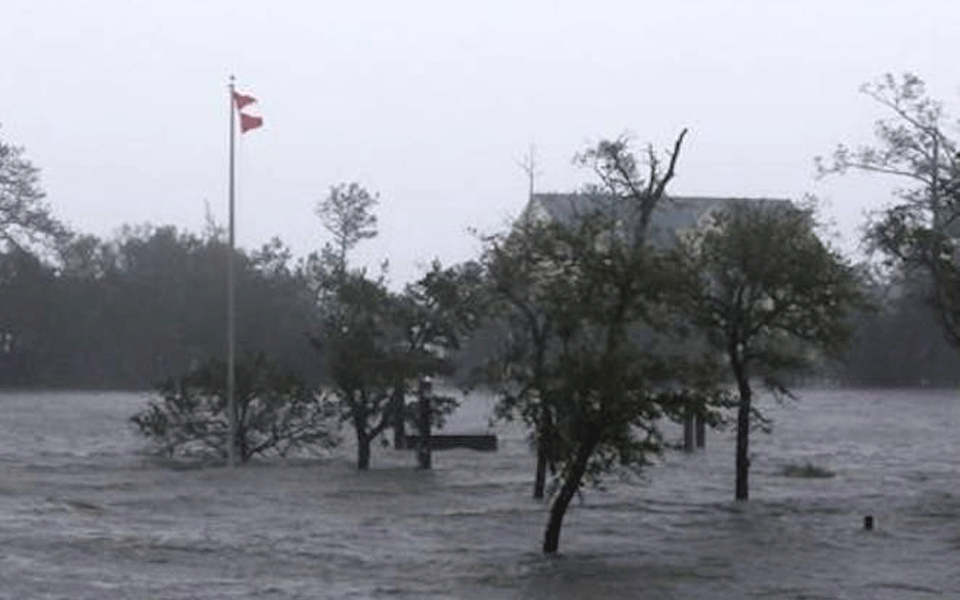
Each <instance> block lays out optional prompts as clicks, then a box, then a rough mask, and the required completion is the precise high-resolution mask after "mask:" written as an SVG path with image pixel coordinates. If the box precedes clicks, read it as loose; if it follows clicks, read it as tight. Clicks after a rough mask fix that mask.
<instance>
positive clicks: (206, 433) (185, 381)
mask: <svg viewBox="0 0 960 600" xmlns="http://www.w3.org/2000/svg"><path fill="white" fill-rule="evenodd" d="M226 381H227V368H226V364H225V363H224V362H223V361H219V360H211V361H209V362H207V363H205V364H203V365H201V366H200V367H198V368H196V369H194V370H192V371H189V372H188V373H185V374H183V375H180V376H178V377H172V378H170V379H167V380H166V381H164V382H162V383H160V384H159V385H158V386H157V393H158V394H159V398H158V399H156V400H153V401H151V402H150V403H149V404H148V406H147V408H146V409H144V410H143V411H141V412H139V413H137V414H135V415H134V416H133V417H131V421H133V423H134V424H136V426H137V428H138V429H139V430H140V433H142V434H143V435H145V436H146V437H147V438H149V439H150V441H151V442H152V443H153V444H154V446H155V448H156V450H157V451H159V452H161V453H163V454H166V455H167V456H170V457H173V456H204V455H214V456H219V457H221V458H226V456H227V438H228V436H229V429H230V424H229V416H228V413H227V392H226ZM235 382H236V388H235V408H236V413H237V431H236V438H235V443H236V449H237V457H238V458H239V460H240V461H241V462H247V461H248V460H249V459H250V458H251V457H253V456H255V455H258V454H261V455H267V454H274V455H279V456H285V455H286V454H287V453H289V452H291V451H297V450H318V449H324V448H330V447H332V446H334V445H336V443H337V442H338V437H337V435H336V427H337V420H336V407H335V406H334V405H333V404H331V403H330V402H329V401H328V400H327V398H326V397H325V396H324V395H323V394H321V393H320V392H319V391H318V390H317V389H315V388H312V387H310V386H308V385H306V384H304V383H303V382H302V380H300V378H298V377H297V376H296V375H295V374H294V373H292V372H291V371H289V370H286V369H283V368H281V367H279V366H278V365H276V364H274V363H272V362H270V361H268V360H267V359H266V358H264V357H263V356H258V357H256V358H254V359H253V360H251V361H246V362H241V363H238V364H237V365H236V377H235Z"/></svg>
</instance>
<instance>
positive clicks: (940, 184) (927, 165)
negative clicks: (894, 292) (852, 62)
mask: <svg viewBox="0 0 960 600" xmlns="http://www.w3.org/2000/svg"><path fill="white" fill-rule="evenodd" d="M862 91H863V92H864V93H865V94H867V95H868V96H869V97H870V98H872V99H873V100H874V101H875V102H877V103H878V104H879V105H880V106H882V107H883V108H885V109H886V110H887V111H888V113H889V116H888V117H887V118H885V119H881V120H879V121H877V122H876V125H875V132H876V142H875V145H872V146H871V145H862V146H860V147H858V148H856V149H855V150H851V149H849V148H847V147H846V146H843V145H840V146H838V147H837V149H836V150H835V151H834V154H833V157H832V161H830V162H827V161H824V160H823V159H820V158H818V159H817V165H818V170H819V174H820V175H821V176H826V175H830V174H834V173H840V174H842V173H845V172H847V171H849V170H855V171H863V172H868V173H877V174H882V175H892V176H894V177H897V178H900V179H901V180H904V181H906V182H907V183H908V187H906V188H902V189H900V190H898V192H897V193H896V200H895V202H894V203H893V204H892V205H891V206H889V207H888V208H886V209H885V210H883V211H881V212H879V213H877V214H876V215H875V216H874V217H873V218H872V220H871V221H870V223H869V224H868V227H867V230H866V239H867V241H868V243H869V244H870V245H871V247H872V248H873V249H874V250H876V251H879V252H880V253H882V254H883V255H884V256H885V257H886V258H887V260H888V262H889V263H890V264H892V265H899V266H902V267H904V268H906V269H908V270H919V271H922V272H925V273H926V274H928V275H929V276H930V278H931V280H932V282H933V284H934V285H933V286H932V288H931V291H932V294H931V296H930V299H931V301H932V303H933V305H934V307H935V308H936V309H937V312H938V316H939V318H940V321H941V324H942V326H943V330H944V332H945V333H946V335H947V337H948V339H949V340H950V342H951V343H952V344H953V345H954V346H955V347H960V246H958V241H957V238H958V234H960V145H958V143H957V141H956V140H955V139H954V138H952V137H950V135H949V133H948V132H949V130H950V129H951V128H952V129H953V130H954V131H956V129H957V126H960V121H953V122H952V123H951V122H950V120H949V118H948V117H947V115H946V114H945V113H944V111H943V107H942V105H941V104H940V103H939V102H937V101H936V100H934V99H932V98H930V97H929V96H928V95H927V93H926V89H925V86H924V83H923V81H922V80H921V79H920V78H919V77H917V76H916V75H914V74H911V73H906V74H904V75H902V76H901V77H899V78H897V77H894V76H893V75H890V74H887V75H885V76H884V77H883V78H881V79H880V80H879V81H878V82H877V83H873V84H867V85H864V86H863V87H862Z"/></svg>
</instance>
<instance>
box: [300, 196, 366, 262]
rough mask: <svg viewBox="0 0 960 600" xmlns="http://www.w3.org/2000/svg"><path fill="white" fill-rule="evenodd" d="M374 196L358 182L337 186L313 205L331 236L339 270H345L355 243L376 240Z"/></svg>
mask: <svg viewBox="0 0 960 600" xmlns="http://www.w3.org/2000/svg"><path fill="white" fill-rule="evenodd" d="M377 201H378V196H377V195H376V194H371V193H370V192H368V191H367V190H366V189H364V188H363V186H361V185H360V184H359V183H356V182H353V183H341V184H338V185H334V186H331V187H330V193H329V194H328V195H327V197H326V198H325V199H323V200H322V201H320V202H318V203H317V207H316V211H315V212H316V214H317V216H318V217H319V218H320V222H321V223H323V226H324V227H325V228H326V229H327V231H329V232H330V234H331V235H332V236H333V242H334V255H335V256H336V258H337V263H338V266H339V268H340V269H341V270H342V269H345V268H346V265H347V253H348V252H349V251H350V250H352V249H353V247H354V246H356V245H357V243H359V242H361V241H363V240H365V239H369V238H373V237H376V235H377V215H376V214H375V213H374V212H373V209H374V207H376V205H377Z"/></svg>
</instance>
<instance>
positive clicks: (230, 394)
mask: <svg viewBox="0 0 960 600" xmlns="http://www.w3.org/2000/svg"><path fill="white" fill-rule="evenodd" d="M234 93H235V90H234V78H233V75H231V76H230V94H229V100H230V183H229V188H228V189H229V191H228V197H229V201H228V204H229V210H228V212H229V217H228V221H229V225H228V233H227V236H228V239H229V246H230V248H229V253H228V254H227V416H228V423H229V426H228V432H227V435H228V439H227V465H228V466H229V467H234V466H236V464H237V403H236V397H235V396H236V364H235V363H236V345H237V340H236V331H235V328H234V312H235V310H236V307H235V306H234V292H235V290H234V287H235V284H234V280H233V277H234V276H233V254H234V244H235V241H234V225H233V219H234V194H235V184H234V141H233V138H234V135H235V133H234V130H235V129H236V122H235V119H236V117H234V114H233V113H234V102H235V100H234V97H235V96H234Z"/></svg>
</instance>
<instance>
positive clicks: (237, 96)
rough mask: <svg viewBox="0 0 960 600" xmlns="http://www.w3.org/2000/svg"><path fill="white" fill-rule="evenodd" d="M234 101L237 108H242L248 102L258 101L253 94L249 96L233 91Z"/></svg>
mask: <svg viewBox="0 0 960 600" xmlns="http://www.w3.org/2000/svg"><path fill="white" fill-rule="evenodd" d="M233 101H234V102H235V103H236V104H237V110H240V109H241V108H243V107H244V106H246V105H248V104H253V103H254V102H256V101H257V99H256V98H254V97H253V96H248V95H246V94H241V93H239V92H234V93H233Z"/></svg>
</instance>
